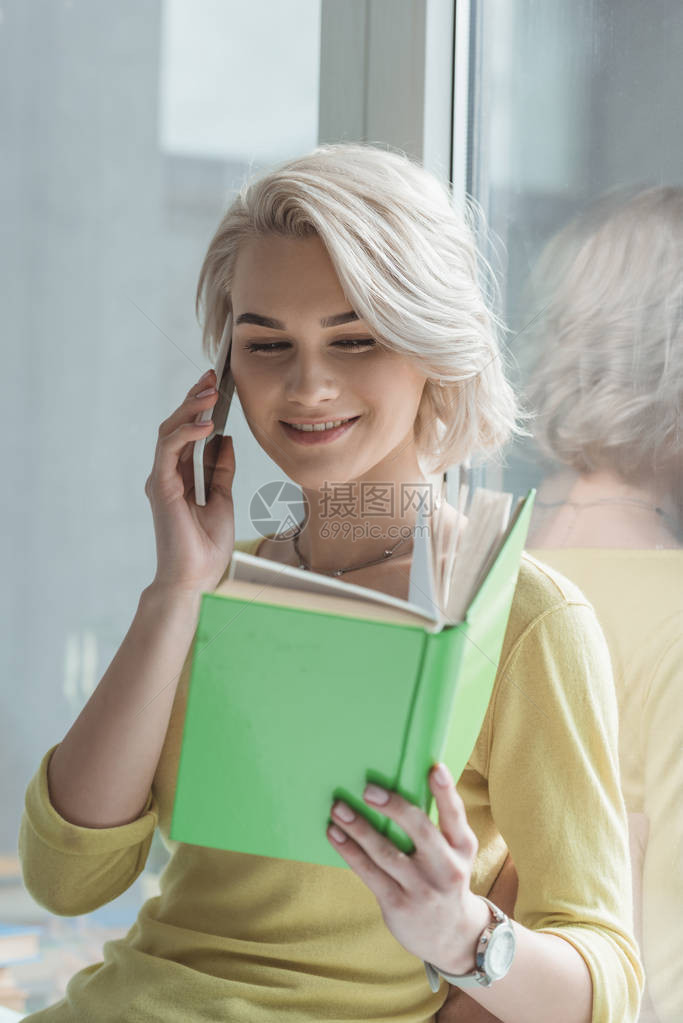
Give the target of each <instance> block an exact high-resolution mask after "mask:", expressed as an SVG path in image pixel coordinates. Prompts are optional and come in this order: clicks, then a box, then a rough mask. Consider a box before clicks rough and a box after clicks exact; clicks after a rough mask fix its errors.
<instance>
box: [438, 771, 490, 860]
mask: <svg viewBox="0 0 683 1023" xmlns="http://www.w3.org/2000/svg"><path fill="white" fill-rule="evenodd" d="M440 766H441V767H443V768H445V775H444V776H443V780H441V775H440V774H439V772H438V770H437V769H438V767H440ZM429 786H430V788H431V790H432V792H433V794H434V798H435V799H436V808H437V810H438V812H439V829H440V831H441V834H442V835H443V836H444V838H445V839H446V841H447V842H448V844H449V845H450V846H451V847H452V848H453V849H454V850H455V851H456V852H457V853H459V854H460V855H461V856H462V857H463V858H464V859H465V860H466V861H468V862H471V861H472V860H473V859H474V857H475V856H476V854H477V850H478V848H479V843H478V841H477V836H476V835H475V833H474V831H473V830H472V828H471V827H470V825H469V823H468V821H467V814H466V812H465V804H464V803H463V801H462V797H461V796H460V793H459V792H458V790H457V789H456V787H455V785H454V783H453V778H452V776H451V773H450V771H449V770H448V768H447V767H446V765H445V764H443V765H436V766H435V767H434V768H432V770H431V771H430V773H429Z"/></svg>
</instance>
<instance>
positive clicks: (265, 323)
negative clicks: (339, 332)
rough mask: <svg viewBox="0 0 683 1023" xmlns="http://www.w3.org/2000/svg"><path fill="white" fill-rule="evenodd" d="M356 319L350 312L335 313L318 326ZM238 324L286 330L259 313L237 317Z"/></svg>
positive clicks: (236, 324) (283, 325)
mask: <svg viewBox="0 0 683 1023" xmlns="http://www.w3.org/2000/svg"><path fill="white" fill-rule="evenodd" d="M358 319H360V317H359V316H358V313H354V312H353V310H350V311H349V312H348V313H337V315H336V316H325V317H324V318H323V319H322V320H321V321H320V326H321V327H338V326H339V325H340V324H341V323H351V321H352V320H358ZM240 323H255V324H256V326H257V327H270V328H271V330H286V329H287V327H286V326H285V324H284V323H283V322H282V320H274V319H273V318H272V316H261V315H260V314H259V313H242V314H241V315H240V316H238V317H237V320H236V322H235V326H236V327H237V326H239V324H240Z"/></svg>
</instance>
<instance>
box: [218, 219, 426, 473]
mask: <svg viewBox="0 0 683 1023" xmlns="http://www.w3.org/2000/svg"><path fill="white" fill-rule="evenodd" d="M232 308H233V335H232V352H231V367H232V371H233V376H234V379H235V388H236V390H237V393H238V396H239V399H240V403H241V405H242V408H243V410H244V414H245V417H246V419H247V422H248V423H249V427H250V429H251V431H252V433H253V434H254V436H255V437H256V439H257V440H258V442H259V444H260V445H261V447H262V448H263V449H264V451H266V453H267V454H268V455H269V456H270V458H272V459H273V461H274V462H276V463H277V464H278V465H279V466H280V467H281V468H282V470H283V471H284V472H285V473H286V475H287V476H288V477H289V478H290V479H292V480H294V482H296V483H298V484H299V485H300V486H302V487H304V488H310V489H319V488H320V487H322V486H323V485H324V483H325V482H326V481H330V482H346V481H348V480H354V479H359V478H361V477H363V476H365V475H366V474H368V473H369V472H370V470H373V469H377V470H378V471H377V472H374V473H371V475H372V476H373V477H374V478H377V479H384V478H385V476H386V479H387V481H392V480H395V479H397V478H401V476H402V474H404V473H405V474H406V475H407V477H408V478H416V474H417V475H418V476H419V470H418V468H417V460H416V453H415V445H414V441H413V424H414V421H415V416H416V415H417V410H418V407H419V404H420V399H421V397H422V391H423V389H424V384H425V381H426V379H427V378H426V377H425V376H424V375H422V374H420V373H419V372H417V370H416V369H415V367H414V365H413V363H411V362H410V361H409V360H408V359H407V358H405V357H404V356H400V355H397V354H396V353H394V352H391V351H389V350H388V349H386V348H384V347H381V346H380V344H379V342H377V341H375V340H374V339H373V336H372V331H371V330H370V329H369V328H368V326H367V324H366V323H365V321H364V320H360V319H356V318H355V317H354V318H353V319H351V318H349V320H348V322H346V323H337V324H336V325H334V324H333V325H329V324H328V325H325V324H323V322H321V321H324V320H326V319H329V318H332V317H336V318H339V317H340V314H344V313H347V314H353V310H352V308H351V304H350V303H349V301H348V300H347V298H346V297H345V295H344V292H343V290H342V288H341V285H340V283H339V280H338V278H337V275H336V273H335V271H334V268H333V266H332V262H331V260H330V258H329V256H328V254H327V250H326V249H325V246H324V245H323V243H322V241H321V240H320V239H319V238H318V237H312V238H306V239H298V238H297V239H292V238H284V237H280V236H269V237H266V238H258V239H251V240H250V241H249V242H248V243H246V244H245V245H244V246H243V248H242V249H241V251H240V253H239V255H238V257H237V261H236V267H235V275H234V283H233V289H232ZM247 314H256V315H257V316H259V317H269V318H271V319H272V320H277V321H279V322H278V324H277V325H275V324H273V325H268V326H263V325H258V324H256V323H254V322H253V320H252V322H240V321H241V320H242V318H243V317H245V316H246V315H247ZM259 345H260V346H264V348H262V349H261V350H259V348H258V346H259ZM265 346H267V347H265ZM352 416H358V417H359V418H358V420H357V421H356V422H355V423H354V424H353V425H352V426H351V427H350V428H346V429H345V430H342V431H340V432H339V433H338V434H337V435H336V436H335V437H330V439H329V440H328V441H324V442H322V443H315V444H304V443H300V442H299V441H297V439H296V438H297V437H298V436H301V434H298V433H295V432H294V431H293V430H291V429H290V428H288V427H287V426H284V425H283V422H282V421H283V420H284V421H289V422H291V421H292V420H322V421H330V420H338V419H346V418H349V417H352ZM303 436H304V437H310V436H311V434H309V433H306V434H303ZM315 436H319V435H318V434H316V435H315ZM383 462H385V464H386V470H385V472H382V469H383V467H382V465H381V463H383Z"/></svg>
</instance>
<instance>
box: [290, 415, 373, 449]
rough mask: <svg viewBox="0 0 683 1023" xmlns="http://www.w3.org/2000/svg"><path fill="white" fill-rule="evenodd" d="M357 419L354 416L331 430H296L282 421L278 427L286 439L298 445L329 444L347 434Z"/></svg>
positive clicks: (357, 417) (358, 417)
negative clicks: (285, 435)
mask: <svg viewBox="0 0 683 1023" xmlns="http://www.w3.org/2000/svg"><path fill="white" fill-rule="evenodd" d="M359 419H360V416H356V418H355V419H349V421H348V422H347V423H342V424H341V426H335V428H334V429H333V430H296V429H295V428H294V427H293V426H289V424H288V423H283V422H282V420H280V426H281V427H282V429H283V430H284V431H285V433H286V434H287V436H288V437H290V438H291V439H292V440H293V441H297V442H298V443H299V444H329V443H330V441H333V440H336V439H337V437H341V436H342V435H343V434H345V433H348V432H349V430H350V429H351V427H352V426H353V425H354V423H357V422H358V420H359Z"/></svg>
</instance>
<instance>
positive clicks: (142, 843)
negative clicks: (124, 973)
mask: <svg viewBox="0 0 683 1023" xmlns="http://www.w3.org/2000/svg"><path fill="white" fill-rule="evenodd" d="M261 540H262V537H259V538H257V539H256V540H237V541H236V542H235V550H240V551H244V552H246V553H254V552H255V551H256V549H257V547H258V545H259V543H260V541H261ZM229 568H230V562H228V566H227V568H226V570H225V574H224V576H223V578H225V577H226V576H227V573H228V570H229ZM58 745H59V744H58V743H57V744H56V745H54V746H52V747H51V748H50V749H49V750H48V751H47V753H46V754H45V756H44V757H43V760H42V762H41V764H40V767H39V768H38V770H37V771H36V773H35V775H34V776H33V778H32V779H31V781H30V782H29V785H28V788H27V790H26V797H25V801H24V812H23V814H22V817H21V823H20V825H19V841H18V853H19V860H20V863H21V869H22V875H23V879H24V886H25V887H26V889H27V891H28V892H29V894H30V895H31V896H32V897H33V898H34V899H35V901H36V902H37V903H38V904H39V905H41V906H43V907H44V908H45V909H47V910H49V911H50V912H51V913H54V914H55V915H57V916H80V915H82V914H84V913H92V912H93V911H94V910H96V909H99V908H100V906H104V905H106V903H108V902H111V901H112V900H113V899H116V898H118V896H119V895H122V894H123V892H125V891H127V889H128V888H130V886H131V885H132V884H133V882H134V881H135V880H136V879H137V878H138V877H139V875H140V874H141V873H142V871H143V869H144V866H145V863H146V862H147V857H148V855H149V850H150V847H151V844H152V838H153V837H154V830H155V828H156V827H157V824H158V821H159V806H158V803H157V800H156V796H155V794H154V788H151V789H150V792H149V794H148V796H147V802H146V804H145V806H144V808H143V810H142V812H141V814H140V816H139V817H137V818H136V819H135V820H134V821H130V822H129V823H128V824H121V825H118V826H117V827H113V828H85V827H81V826H80V825H77V824H72V823H71V822H69V821H67V820H65V819H64V818H63V817H62V816H61V815H60V814H59V813H58V812H57V810H56V809H55V807H54V806H53V805H52V802H51V800H50V790H49V786H48V780H47V770H48V765H49V763H50V757H51V756H52V754H53V753H54V751H55V750H56V749H57V746H58Z"/></svg>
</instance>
